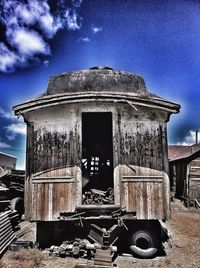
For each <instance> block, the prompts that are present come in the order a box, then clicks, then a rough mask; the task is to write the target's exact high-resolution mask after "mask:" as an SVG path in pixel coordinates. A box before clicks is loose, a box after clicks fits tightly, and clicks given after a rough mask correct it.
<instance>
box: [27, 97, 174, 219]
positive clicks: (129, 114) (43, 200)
mask: <svg viewBox="0 0 200 268" xmlns="http://www.w3.org/2000/svg"><path fill="white" fill-rule="evenodd" d="M83 112H111V113H112V118H113V124H112V125H113V162H114V171H113V172H114V195H115V204H116V205H122V206H126V207H127V210H128V211H136V213H137V217H138V218H139V219H157V218H159V219H163V218H167V217H168V216H169V204H168V203H169V202H168V201H169V200H168V199H167V195H169V189H168V186H167V185H168V184H167V183H168V182H166V180H167V179H168V177H166V176H164V177H163V174H162V172H161V171H165V172H166V173H167V172H168V160H167V136H166V121H167V112H163V111H160V110H158V109H151V108H147V107H142V106H138V107H137V109H135V107H134V106H132V105H130V103H112V102H111V103H109V102H107V103H106V102H105V103H102V102H98V101H93V102H91V103H86V102H85V103H82V104H80V103H74V104H67V105H61V104H60V105H56V106H54V107H46V108H44V109H40V110H36V111H34V112H31V113H30V114H29V113H27V114H26V121H27V122H28V140H27V178H26V218H27V219H30V220H36V221H40V220H41V221H43V220H45V221H51V220H58V216H59V213H60V212H61V211H68V212H70V211H75V208H76V206H80V205H81V199H82V179H81V156H82V153H81V146H82V137H81V133H82V129H81V127H82V126H81V118H82V113H83ZM94 127H95V126H94ZM129 165H133V166H134V167H136V168H139V167H141V168H140V172H139V171H138V172H139V173H137V174H134V173H131V174H129V172H128V173H126V171H125V172H124V170H126V168H125V169H124V168H123V169H122V170H121V167H128V166H129ZM145 168H146V169H148V170H158V172H159V173H155V172H154V173H153V174H149V173H148V174H146V173H144V172H146V169H145ZM128 170H129V168H128ZM133 175H134V176H144V177H137V178H136V177H135V178H132V177H131V179H130V178H129V179H130V181H127V178H126V176H133ZM146 175H152V176H150V177H145V176H146ZM157 176H159V178H158V177H157ZM139 179H140V180H139ZM142 179H144V180H143V181H142ZM136 180H137V181H136Z"/></svg>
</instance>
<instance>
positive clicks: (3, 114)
mask: <svg viewBox="0 0 200 268" xmlns="http://www.w3.org/2000/svg"><path fill="white" fill-rule="evenodd" d="M0 117H2V118H6V119H11V120H15V119H17V117H16V116H15V115H14V114H13V113H9V112H6V111H5V110H4V109H3V108H2V107H1V106H0Z"/></svg>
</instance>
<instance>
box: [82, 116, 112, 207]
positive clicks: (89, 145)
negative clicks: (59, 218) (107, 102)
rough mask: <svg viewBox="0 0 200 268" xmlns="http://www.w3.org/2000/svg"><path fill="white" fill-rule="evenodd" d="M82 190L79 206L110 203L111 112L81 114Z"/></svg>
mask: <svg viewBox="0 0 200 268" xmlns="http://www.w3.org/2000/svg"><path fill="white" fill-rule="evenodd" d="M82 187H83V189H82V193H83V200H82V203H83V204H114V197H113V139H112V113H109V112H106V113H103V112H101V113H100V112H99V113H96V112H94V113H83V114H82ZM109 198H110V200H109ZM93 199H95V200H96V201H95V200H93Z"/></svg>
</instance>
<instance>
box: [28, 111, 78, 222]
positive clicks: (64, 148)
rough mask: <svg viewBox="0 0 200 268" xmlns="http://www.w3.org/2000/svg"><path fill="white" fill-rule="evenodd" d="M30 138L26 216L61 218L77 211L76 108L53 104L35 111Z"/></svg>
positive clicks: (30, 122) (32, 117)
mask: <svg viewBox="0 0 200 268" xmlns="http://www.w3.org/2000/svg"><path fill="white" fill-rule="evenodd" d="M29 120H30V121H29V124H28V139H27V178H26V218H27V219H30V220H33V221H40V220H41V221H52V220H58V217H59V214H60V212H61V211H66V212H71V211H75V207H76V205H77V202H78V200H80V197H79V196H78V194H77V193H78V188H77V187H78V186H77V185H78V183H77V180H79V178H78V176H79V175H80V168H79V167H80V161H81V159H80V148H79V144H80V142H79V136H78V133H77V123H76V122H77V118H76V115H75V113H74V110H73V109H71V110H67V111H66V110H62V108H61V109H58V111H57V112H56V113H55V110H54V109H53V108H50V109H47V110H45V111H44V113H42V112H38V113H37V112H36V113H34V114H32V115H31V118H30V119H29ZM78 165H79V167H78Z"/></svg>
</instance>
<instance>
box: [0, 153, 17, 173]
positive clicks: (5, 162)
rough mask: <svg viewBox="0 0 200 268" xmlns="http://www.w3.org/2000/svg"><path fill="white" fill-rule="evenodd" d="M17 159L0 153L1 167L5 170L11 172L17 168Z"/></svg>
mask: <svg viewBox="0 0 200 268" xmlns="http://www.w3.org/2000/svg"><path fill="white" fill-rule="evenodd" d="M16 162H17V158H16V157H14V156H12V155H8V154H5V153H2V152H0V167H1V168H2V169H3V170H11V169H15V168H16Z"/></svg>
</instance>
